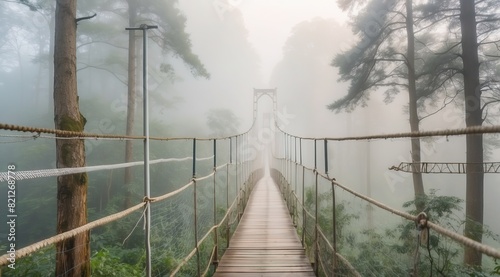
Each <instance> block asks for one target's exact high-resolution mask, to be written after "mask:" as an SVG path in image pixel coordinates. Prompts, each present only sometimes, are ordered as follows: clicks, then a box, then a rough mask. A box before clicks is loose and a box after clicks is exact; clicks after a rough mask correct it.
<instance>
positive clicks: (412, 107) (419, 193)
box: [406, 0, 425, 212]
mask: <svg viewBox="0 0 500 277" xmlns="http://www.w3.org/2000/svg"><path fill="white" fill-rule="evenodd" d="M406 34H407V43H408V46H407V52H406V60H407V61H406V63H407V66H408V95H409V101H408V105H409V114H410V130H411V131H412V132H418V131H419V130H420V128H419V124H420V120H419V118H418V111H417V101H418V96H417V87H416V83H415V82H416V81H415V80H416V77H415V33H414V30H413V1H412V0H406ZM411 158H412V163H413V164H414V168H413V173H412V177H413V189H414V192H415V207H416V209H417V211H419V212H420V211H423V210H424V208H425V203H424V201H423V196H424V195H425V191H424V182H423V180H422V173H420V172H418V171H419V168H420V167H419V166H418V164H419V163H420V162H421V156H420V139H419V138H412V139H411Z"/></svg>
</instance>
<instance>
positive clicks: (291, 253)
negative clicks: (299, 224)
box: [214, 176, 315, 277]
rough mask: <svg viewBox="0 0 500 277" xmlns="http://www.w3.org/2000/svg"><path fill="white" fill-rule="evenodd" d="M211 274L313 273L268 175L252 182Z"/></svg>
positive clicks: (293, 276) (272, 276)
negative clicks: (244, 202) (241, 210)
mask: <svg viewBox="0 0 500 277" xmlns="http://www.w3.org/2000/svg"><path fill="white" fill-rule="evenodd" d="M214 276H215V277H227V276H238V277H250V276H263V277H277V276H290V277H312V276H315V275H314V272H313V269H312V267H311V264H310V262H309V260H308V258H307V257H306V255H305V252H304V249H303V247H302V245H301V243H300V241H299V238H298V236H297V233H296V231H295V228H294V226H293V224H292V220H291V218H290V215H289V213H288V210H287V208H286V206H285V204H284V203H283V200H282V198H281V194H280V192H279V191H278V188H277V187H276V185H275V184H274V182H273V181H272V179H271V177H269V176H265V177H264V178H263V179H262V180H260V181H259V182H258V183H257V184H256V186H255V188H254V190H253V192H252V195H251V196H250V199H249V202H248V205H247V207H246V209H245V213H244V214H243V217H242V218H241V222H240V224H239V225H238V227H237V229H236V231H235V233H234V235H233V237H232V238H231V242H230V244H229V248H228V249H227V250H226V252H225V254H224V256H223V257H222V259H221V260H220V262H219V266H218V267H217V271H216V273H215V274H214Z"/></svg>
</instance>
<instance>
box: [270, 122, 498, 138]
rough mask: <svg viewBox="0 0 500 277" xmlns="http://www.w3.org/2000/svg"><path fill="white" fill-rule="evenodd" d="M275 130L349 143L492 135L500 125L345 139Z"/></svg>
mask: <svg viewBox="0 0 500 277" xmlns="http://www.w3.org/2000/svg"><path fill="white" fill-rule="evenodd" d="M277 129H278V130H279V131H280V132H282V133H283V134H285V135H288V136H290V137H292V138H297V139H303V140H318V141H319V140H329V141H349V140H375V139H397V138H422V137H437V136H461V135H473V134H494V133H500V125H493V126H472V127H466V128H459V129H443V130H435V131H418V132H401V133H390V134H375V135H367V136H346V137H323V138H315V137H301V136H296V135H292V134H290V133H287V132H285V131H284V130H283V129H281V128H280V127H279V126H277Z"/></svg>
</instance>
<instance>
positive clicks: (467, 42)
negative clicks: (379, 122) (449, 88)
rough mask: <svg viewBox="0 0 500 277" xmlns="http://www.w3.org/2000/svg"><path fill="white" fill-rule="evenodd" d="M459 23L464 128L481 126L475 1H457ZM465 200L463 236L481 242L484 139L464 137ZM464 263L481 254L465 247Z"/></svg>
mask: <svg viewBox="0 0 500 277" xmlns="http://www.w3.org/2000/svg"><path fill="white" fill-rule="evenodd" d="M460 23H461V29H462V60H463V76H464V94H465V125H466V126H467V127H471V126H480V125H482V122H483V120H482V112H483V111H482V109H481V88H480V82H479V57H478V42H477V27H476V24H477V23H476V8H475V1H472V0H460ZM466 151H467V154H466V159H467V167H466V170H467V176H466V196H465V203H466V204H465V205H466V207H465V215H466V217H467V221H466V223H465V229H464V234H465V236H467V237H469V238H471V239H473V240H476V241H479V242H481V241H482V224H483V203H484V187H483V186H484V173H482V171H483V168H482V163H483V136H482V135H467V137H466ZM464 263H465V264H467V265H470V266H480V265H481V253H479V252H478V251H475V250H474V249H472V248H469V247H465V253H464Z"/></svg>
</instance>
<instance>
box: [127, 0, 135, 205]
mask: <svg viewBox="0 0 500 277" xmlns="http://www.w3.org/2000/svg"><path fill="white" fill-rule="evenodd" d="M127 2H128V14H129V16H128V18H129V26H130V27H135V24H136V18H137V3H136V0H128V1H127ZM135 40H136V39H135V31H129V37H128V93H127V95H128V96H127V130H126V134H127V135H132V134H133V130H134V123H135V122H134V121H135V106H136V104H135V97H136V96H135V93H136V79H135V76H136V71H137V66H136V56H135V52H136V45H135ZM132 143H133V141H131V140H127V142H125V162H131V161H132V160H133V148H132ZM132 179H133V175H132V168H131V167H126V168H125V177H124V183H125V188H124V191H125V199H124V202H125V203H124V206H125V208H129V207H131V206H132V200H131V197H132V192H131V189H132V188H131V184H132Z"/></svg>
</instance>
